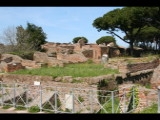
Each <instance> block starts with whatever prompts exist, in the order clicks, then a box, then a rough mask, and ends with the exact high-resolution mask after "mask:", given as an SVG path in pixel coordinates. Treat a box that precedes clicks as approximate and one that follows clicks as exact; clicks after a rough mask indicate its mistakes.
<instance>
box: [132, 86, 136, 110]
mask: <svg viewBox="0 0 160 120" xmlns="http://www.w3.org/2000/svg"><path fill="white" fill-rule="evenodd" d="M135 89H136V88H135V87H133V89H132V95H133V110H134V109H135V99H136V98H135V94H136V93H135Z"/></svg>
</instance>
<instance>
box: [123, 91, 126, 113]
mask: <svg viewBox="0 0 160 120" xmlns="http://www.w3.org/2000/svg"><path fill="white" fill-rule="evenodd" d="M123 95H124V103H123V106H122V107H123V113H126V111H127V110H126V91H125V89H123Z"/></svg>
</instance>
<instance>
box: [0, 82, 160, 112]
mask: <svg viewBox="0 0 160 120" xmlns="http://www.w3.org/2000/svg"><path fill="white" fill-rule="evenodd" d="M159 91H160V90H159ZM158 96H160V92H158ZM135 97H136V92H135V90H134V89H132V90H131V89H128V88H122V89H119V90H114V91H105V90H95V89H82V88H68V87H58V86H56V87H53V86H42V85H24V84H17V83H15V84H6V83H3V82H1V83H0V105H1V106H5V105H10V106H13V107H15V108H16V107H18V106H21V107H25V108H27V109H29V108H30V107H32V106H38V107H39V109H40V112H42V111H44V112H51V113H52V112H53V113H98V114H100V113H133V112H134V111H135V110H136V109H137V106H138V105H137V103H136V98H135ZM158 98H159V99H157V101H158V100H159V101H160V97H158ZM158 103H159V102H158ZM159 106H160V104H158V112H160V107H159Z"/></svg>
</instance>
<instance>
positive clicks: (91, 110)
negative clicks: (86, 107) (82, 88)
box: [89, 90, 93, 113]
mask: <svg viewBox="0 0 160 120" xmlns="http://www.w3.org/2000/svg"><path fill="white" fill-rule="evenodd" d="M89 93H90V95H89V98H90V113H93V108H92V105H93V104H92V102H93V101H92V95H93V90H90V92H89Z"/></svg>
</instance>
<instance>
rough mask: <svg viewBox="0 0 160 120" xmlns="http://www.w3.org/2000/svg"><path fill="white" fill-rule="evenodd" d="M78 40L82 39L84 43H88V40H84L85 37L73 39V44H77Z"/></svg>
mask: <svg viewBox="0 0 160 120" xmlns="http://www.w3.org/2000/svg"><path fill="white" fill-rule="evenodd" d="M80 39H84V42H85V43H88V39H87V38H85V37H75V38H73V41H72V42H73V43H77V42H78V40H80Z"/></svg>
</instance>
